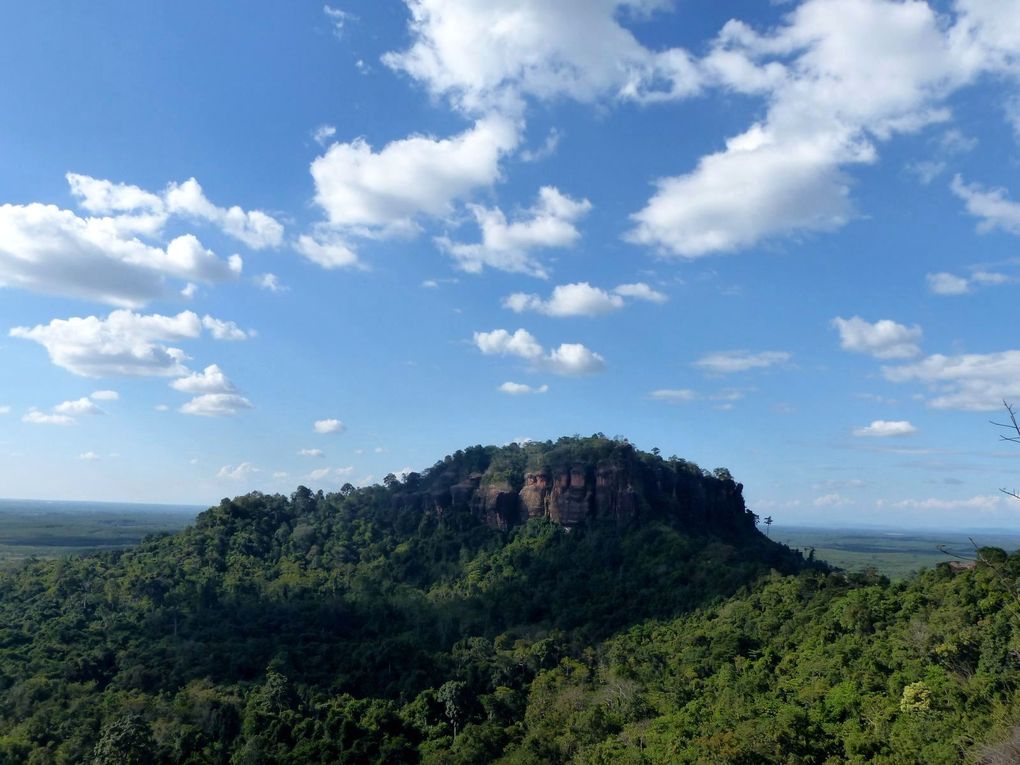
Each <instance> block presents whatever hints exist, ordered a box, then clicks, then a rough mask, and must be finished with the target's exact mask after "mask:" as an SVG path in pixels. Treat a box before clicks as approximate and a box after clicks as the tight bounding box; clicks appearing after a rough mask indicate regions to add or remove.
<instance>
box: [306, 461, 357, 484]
mask: <svg viewBox="0 0 1020 765" xmlns="http://www.w3.org/2000/svg"><path fill="white" fill-rule="evenodd" d="M352 475H354V466H353V465H348V466H347V467H331V468H329V467H326V468H319V469H318V470H313V471H312V472H311V473H309V474H308V478H309V479H310V480H312V481H316V482H319V481H321V482H326V483H341V482H346V481H347V480H348V479H349V478H350V477H351V476H352Z"/></svg>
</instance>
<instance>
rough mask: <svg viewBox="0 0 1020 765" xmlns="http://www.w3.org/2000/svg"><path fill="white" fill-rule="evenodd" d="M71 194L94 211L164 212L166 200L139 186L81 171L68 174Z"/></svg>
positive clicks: (86, 207) (100, 212) (66, 176)
mask: <svg viewBox="0 0 1020 765" xmlns="http://www.w3.org/2000/svg"><path fill="white" fill-rule="evenodd" d="M64 177H65V178H66V179H67V184H68V186H70V187H71V194H72V195H74V196H75V197H77V198H78V199H79V200H80V201H79V205H80V206H81V208H82V209H83V210H87V211H88V212H91V213H99V214H109V213H115V212H140V213H152V214H159V215H162V213H163V200H162V198H160V197H159V196H157V195H156V194H153V193H151V192H148V191H145V190H144V189H141V188H139V187H138V186H131V185H128V184H125V183H114V182H113V181H107V180H103V179H100V178H91V177H89V176H87V175H80V174H79V173H67V174H66V175H65V176H64Z"/></svg>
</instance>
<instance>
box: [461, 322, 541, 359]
mask: <svg viewBox="0 0 1020 765" xmlns="http://www.w3.org/2000/svg"><path fill="white" fill-rule="evenodd" d="M474 340H475V345H476V346H478V350H480V351H481V352H482V353H484V354H485V355H487V356H490V355H493V354H496V355H501V356H520V357H521V358H522V359H536V358H538V357H540V356H541V355H542V353H543V350H542V346H541V344H540V343H539V342H538V340H536V339H535V336H534V335H532V334H531V333H530V332H528V331H527V330H525V329H518V330H517V331H516V332H514V333H513V334H512V335H511V334H510V333H509V332H507V331H506V330H505V329H494V330H493V331H492V332H475V335H474Z"/></svg>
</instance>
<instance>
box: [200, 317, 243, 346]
mask: <svg viewBox="0 0 1020 765" xmlns="http://www.w3.org/2000/svg"><path fill="white" fill-rule="evenodd" d="M202 326H203V327H205V328H206V329H207V330H209V333H210V334H211V335H212V336H213V338H215V339H216V340H247V339H248V338H250V337H252V336H253V335H254V332H251V331H249V332H245V331H244V330H243V329H241V328H240V327H238V326H237V324H235V323H234V322H232V321H223V320H222V319H216V318H213V317H212V316H209V315H208V314H206V315H205V316H203V317H202Z"/></svg>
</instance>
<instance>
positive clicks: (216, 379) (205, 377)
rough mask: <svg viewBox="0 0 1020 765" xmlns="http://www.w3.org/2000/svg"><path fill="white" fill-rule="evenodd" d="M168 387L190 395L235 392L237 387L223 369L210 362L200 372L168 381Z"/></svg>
mask: <svg viewBox="0 0 1020 765" xmlns="http://www.w3.org/2000/svg"><path fill="white" fill-rule="evenodd" d="M170 387H171V388H173V389H174V390H178V391H181V392H182V393H190V394H192V395H195V394H199V393H236V392H237V388H235V387H234V384H233V383H232V382H230V380H229V379H228V378H227V376H226V375H225V374H223V370H222V369H220V368H219V366H218V365H216V364H210V365H209V366H207V367H206V368H205V369H204V370H203V371H201V372H192V373H191V374H189V375H187V376H186V377H181V378H178V379H177V380H174V381H173V382H172V383H170Z"/></svg>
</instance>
